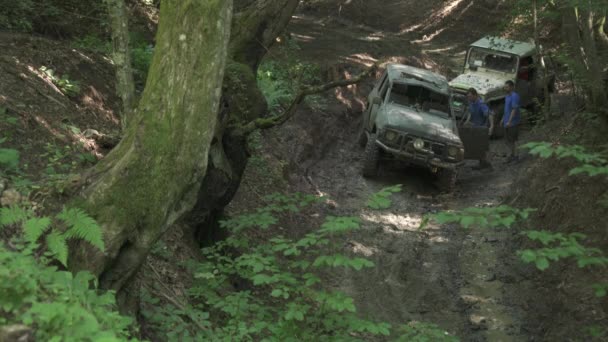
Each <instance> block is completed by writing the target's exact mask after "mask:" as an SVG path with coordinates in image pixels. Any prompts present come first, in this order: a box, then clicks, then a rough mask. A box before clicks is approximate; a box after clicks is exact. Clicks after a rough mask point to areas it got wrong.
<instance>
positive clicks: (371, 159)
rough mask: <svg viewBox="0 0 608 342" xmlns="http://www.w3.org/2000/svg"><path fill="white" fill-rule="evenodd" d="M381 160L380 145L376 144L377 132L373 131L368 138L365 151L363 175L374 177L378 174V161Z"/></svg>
mask: <svg viewBox="0 0 608 342" xmlns="http://www.w3.org/2000/svg"><path fill="white" fill-rule="evenodd" d="M379 160H380V147H378V145H376V134H374V133H372V134H370V135H369V139H367V144H366V145H365V151H364V152H363V165H362V174H363V177H374V176H376V175H377V174H378V162H379Z"/></svg>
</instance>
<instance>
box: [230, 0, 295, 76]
mask: <svg viewBox="0 0 608 342" xmlns="http://www.w3.org/2000/svg"><path fill="white" fill-rule="evenodd" d="M298 3H299V1H298V0H235V2H234V12H235V14H234V19H233V22H232V36H231V38H230V56H231V57H232V59H233V60H234V61H235V62H237V63H242V64H245V65H248V66H249V67H250V68H251V69H252V70H253V71H257V67H258V65H259V64H260V62H261V61H262V58H264V56H265V55H266V53H267V52H268V50H269V49H270V47H272V45H273V44H274V42H275V40H276V38H277V37H278V36H279V35H280V34H281V32H283V30H285V27H286V26H287V24H288V23H289V21H290V20H291V16H292V15H293V12H294V11H295V10H296V7H298Z"/></svg>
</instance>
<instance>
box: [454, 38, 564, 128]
mask: <svg viewBox="0 0 608 342" xmlns="http://www.w3.org/2000/svg"><path fill="white" fill-rule="evenodd" d="M541 63H543V64H544V63H545V62H544V61H542V60H541V61H539V60H537V52H536V47H535V45H534V44H532V43H527V42H519V41H514V40H510V39H503V38H497V37H484V38H482V39H480V40H478V41H476V42H474V43H473V44H471V46H470V47H469V49H468V51H467V54H466V58H465V63H464V67H463V71H462V74H461V75H460V76H458V77H456V78H455V79H453V80H452V81H450V89H451V90H452V94H453V100H452V104H451V105H452V108H453V110H454V114H455V116H456V118H457V119H460V118H462V117H464V116H465V114H466V107H467V101H466V92H467V90H468V89H469V88H475V90H477V92H478V93H479V95H480V96H481V97H482V99H483V100H484V102H485V103H487V104H488V105H489V106H490V108H491V109H492V111H493V112H494V113H495V114H496V115H494V120H495V123H496V124H498V123H499V122H500V120H501V119H502V116H503V112H504V99H505V96H506V93H505V92H504V90H503V87H504V85H505V82H506V81H507V80H511V81H513V82H514V83H515V91H516V92H517V93H518V94H519V95H520V98H521V106H522V107H531V106H534V104H535V103H537V101H536V99H538V101H540V103H543V96H544V85H545V84H544V80H545V79H546V82H547V86H548V87H549V91H550V92H552V91H553V88H554V82H555V77H554V75H549V76H548V77H547V78H544V77H543V75H542V73H541V69H540V67H539V66H540V65H541ZM495 127H498V125H496V126H495ZM496 132H500V130H496ZM461 135H462V134H461Z"/></svg>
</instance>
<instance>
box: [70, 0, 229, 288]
mask: <svg viewBox="0 0 608 342" xmlns="http://www.w3.org/2000/svg"><path fill="white" fill-rule="evenodd" d="M231 13H232V1H231V0H164V1H163V3H162V5H161V13H160V25H159V28H158V33H157V39H156V41H157V45H156V52H155V54H154V59H153V61H152V66H151V68H150V72H149V76H148V80H147V84H146V87H145V90H144V93H143V95H142V99H141V101H140V105H139V107H138V108H137V110H136V111H134V114H133V116H132V118H131V119H130V123H129V125H128V128H127V131H126V132H125V136H124V138H123V140H122V141H121V142H120V144H119V145H118V146H117V147H116V148H115V149H114V150H113V151H112V152H111V153H110V154H109V155H108V156H107V157H106V159H104V160H103V161H102V162H101V163H100V164H99V165H98V166H97V167H96V168H95V170H94V172H96V173H97V174H99V177H98V178H95V177H92V179H93V183H92V184H91V185H90V186H89V187H88V188H87V189H85V191H84V193H83V198H84V203H83V206H84V207H85V208H86V210H87V211H88V212H89V213H91V214H92V215H93V217H95V218H96V219H97V221H98V222H99V223H100V224H101V225H102V228H103V230H104V238H105V241H106V251H105V253H104V254H103V255H102V254H100V253H97V252H96V251H94V250H92V249H90V248H86V247H85V246H81V247H80V248H76V249H75V252H76V253H78V255H79V257H78V258H73V259H72V260H75V261H76V262H77V263H76V264H74V265H73V267H74V268H75V269H83V268H86V269H89V270H92V271H93V272H94V273H95V274H97V275H100V282H101V285H102V287H103V288H106V289H114V290H121V289H122V288H123V286H124V285H125V283H126V282H127V281H128V280H129V279H130V278H131V277H132V276H133V274H134V273H135V272H136V271H137V270H138V269H139V267H140V265H141V264H142V262H143V260H144V259H145V257H146V255H147V254H148V251H149V250H150V248H151V247H152V245H153V244H154V243H155V242H156V241H157V240H158V239H159V238H160V237H161V236H162V235H163V234H164V233H165V231H166V230H167V229H168V227H170V226H171V225H172V224H173V223H174V222H175V221H176V220H178V219H179V218H180V217H182V216H183V214H185V213H187V212H189V211H190V210H191V209H192V208H193V207H194V205H195V203H196V201H197V196H198V192H199V190H200V188H201V184H202V183H203V179H204V177H205V174H206V171H207V159H208V155H209V151H210V145H211V141H212V139H213V138H214V132H215V130H216V121H217V112H218V105H219V103H220V95H221V84H222V80H223V76H224V67H225V59H226V54H227V45H228V41H229V38H230V22H231Z"/></svg>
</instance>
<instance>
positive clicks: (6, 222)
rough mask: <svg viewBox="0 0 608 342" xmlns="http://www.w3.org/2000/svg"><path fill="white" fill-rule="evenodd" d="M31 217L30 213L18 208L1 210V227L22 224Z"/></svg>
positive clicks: (12, 207)
mask: <svg viewBox="0 0 608 342" xmlns="http://www.w3.org/2000/svg"><path fill="white" fill-rule="evenodd" d="M29 217H30V212H29V211H27V210H25V209H23V208H21V207H17V206H11V207H8V208H0V227H5V226H10V225H13V224H16V223H21V222H23V221H25V220H27V219H28V218H29Z"/></svg>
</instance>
